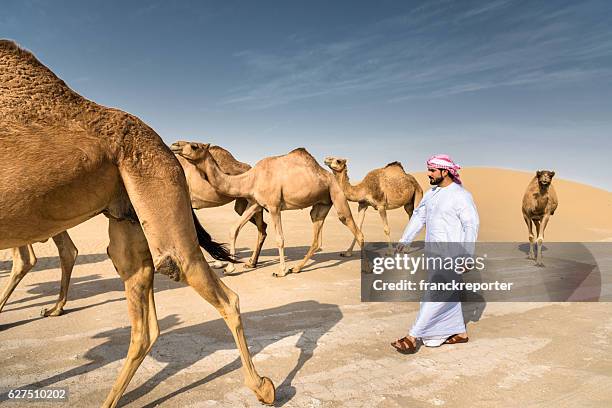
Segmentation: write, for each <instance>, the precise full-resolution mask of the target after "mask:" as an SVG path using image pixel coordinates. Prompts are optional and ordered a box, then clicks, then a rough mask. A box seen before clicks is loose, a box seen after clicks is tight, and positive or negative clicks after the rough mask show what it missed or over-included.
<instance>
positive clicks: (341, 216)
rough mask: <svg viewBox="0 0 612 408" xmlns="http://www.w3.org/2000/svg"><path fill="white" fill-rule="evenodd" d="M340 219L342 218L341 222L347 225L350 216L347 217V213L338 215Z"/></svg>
mask: <svg viewBox="0 0 612 408" xmlns="http://www.w3.org/2000/svg"><path fill="white" fill-rule="evenodd" d="M338 219H339V220H340V222H341V223H343V224H344V225H346V223H347V220H348V218H347V217H346V215H338Z"/></svg>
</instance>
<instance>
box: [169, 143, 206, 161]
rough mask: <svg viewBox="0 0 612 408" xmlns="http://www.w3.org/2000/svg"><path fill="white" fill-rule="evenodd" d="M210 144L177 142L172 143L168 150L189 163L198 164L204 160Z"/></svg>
mask: <svg viewBox="0 0 612 408" xmlns="http://www.w3.org/2000/svg"><path fill="white" fill-rule="evenodd" d="M209 147H210V143H196V142H184V141H178V142H174V143H172V145H171V146H170V150H172V152H173V153H174V154H176V155H179V156H182V157H184V158H185V159H187V160H189V161H190V162H200V161H202V160H204V159H205V158H206V155H207V154H208V148H209Z"/></svg>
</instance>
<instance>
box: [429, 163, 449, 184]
mask: <svg viewBox="0 0 612 408" xmlns="http://www.w3.org/2000/svg"><path fill="white" fill-rule="evenodd" d="M443 171H446V170H440V169H434V168H432V167H430V168H428V169H427V176H429V184H431V185H432V186H437V185H438V184H440V183H441V182H442V180H444V175H443V174H442V172H443Z"/></svg>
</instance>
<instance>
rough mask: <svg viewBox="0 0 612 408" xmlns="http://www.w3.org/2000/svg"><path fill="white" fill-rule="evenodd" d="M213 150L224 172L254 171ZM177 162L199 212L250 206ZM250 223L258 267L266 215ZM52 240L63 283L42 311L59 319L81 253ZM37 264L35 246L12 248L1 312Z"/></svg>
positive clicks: (62, 239) (64, 238) (65, 241)
mask: <svg viewBox="0 0 612 408" xmlns="http://www.w3.org/2000/svg"><path fill="white" fill-rule="evenodd" d="M210 151H211V154H212V155H213V157H214V158H215V160H217V163H219V166H220V167H221V169H222V170H223V172H225V173H227V174H232V175H235V174H241V173H244V172H245V171H247V170H248V169H250V168H251V166H249V165H248V164H246V163H242V162H240V161H238V160H236V159H235V158H234V156H232V154H231V153H230V152H228V151H227V150H225V149H223V148H222V147H220V146H211V149H210ZM177 159H178V160H179V163H180V164H181V166H182V167H183V170H184V171H185V176H186V178H187V186H188V187H189V196H190V197H191V206H192V208H194V209H196V210H199V209H202V208H212V207H218V206H222V205H225V204H227V203H229V202H231V201H233V200H236V201H235V204H234V210H235V211H236V212H237V213H238V215H242V213H243V212H244V210H245V209H246V208H247V206H248V205H249V203H248V201H247V200H246V199H244V198H238V199H234V198H232V197H227V196H223V195H221V194H219V193H218V192H217V190H215V189H214V188H213V187H212V186H211V185H210V184H209V183H208V182H207V181H206V180H205V179H204V178H203V177H202V175H201V174H200V172H199V171H198V170H197V169H196V167H195V166H194V165H193V164H191V163H189V162H188V161H187V160H185V159H184V158H182V157H180V156H177ZM250 221H251V222H252V223H253V224H255V225H256V226H257V229H258V231H259V236H258V238H257V245H256V247H255V250H254V251H253V255H252V256H251V259H250V260H249V261H248V263H247V264H246V265H245V266H248V267H255V266H256V265H257V260H258V259H259V254H260V252H261V247H262V246H263V243H264V241H265V239H266V223H265V222H264V220H263V214H262V213H261V212H259V213H256V214H255V215H254V216H253V218H251V220H250ZM53 241H54V242H55V244H56V246H57V248H58V251H59V255H60V264H61V269H62V280H61V285H60V293H59V299H58V301H57V303H56V304H55V306H54V307H52V308H51V309H46V308H43V309H42V310H41V312H40V314H41V316H44V317H48V316H59V315H61V314H62V313H63V312H64V306H65V305H66V300H67V296H68V286H69V284H70V276H71V275H72V268H73V267H74V263H75V260H76V257H77V255H78V250H77V248H76V247H75V246H74V243H73V242H72V240H71V239H70V235H68V233H67V232H66V231H64V232H62V233H60V234H57V235H55V236H54V237H53ZM36 261H37V259H36V255H35V254H34V250H33V248H32V245H26V246H22V247H19V248H13V267H12V269H11V274H10V276H9V281H8V282H7V285H6V287H5V289H4V291H3V292H2V295H0V312H2V309H3V308H4V306H5V304H6V302H7V301H8V299H9V297H10V296H11V294H12V293H13V291H14V290H15V288H16V287H17V285H18V284H19V282H20V281H21V280H22V279H23V277H24V276H25V275H26V274H27V273H28V272H29V271H30V270H31V269H32V268H33V267H34V266H35V265H36ZM228 265H232V266H233V263H231V262H230V263H228ZM223 266H224V263H223V262H221V261H219V260H217V261H215V264H214V267H217V268H221V267H223Z"/></svg>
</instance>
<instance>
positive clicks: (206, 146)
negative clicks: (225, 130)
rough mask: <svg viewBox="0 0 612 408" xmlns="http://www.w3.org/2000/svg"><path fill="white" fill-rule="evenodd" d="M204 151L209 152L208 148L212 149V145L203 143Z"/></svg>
mask: <svg viewBox="0 0 612 408" xmlns="http://www.w3.org/2000/svg"><path fill="white" fill-rule="evenodd" d="M201 145H202V149H204V150H208V148H209V147H210V143H202V144H201Z"/></svg>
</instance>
